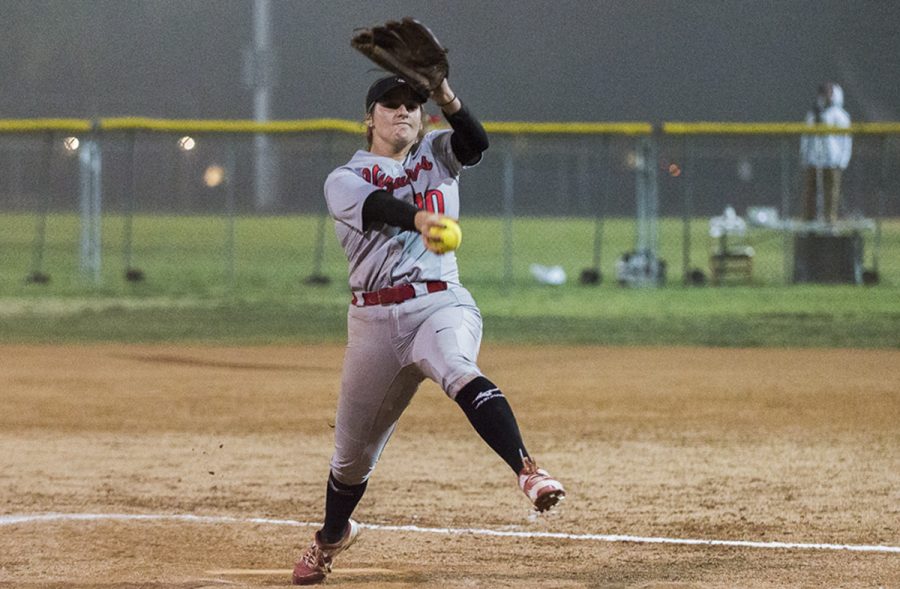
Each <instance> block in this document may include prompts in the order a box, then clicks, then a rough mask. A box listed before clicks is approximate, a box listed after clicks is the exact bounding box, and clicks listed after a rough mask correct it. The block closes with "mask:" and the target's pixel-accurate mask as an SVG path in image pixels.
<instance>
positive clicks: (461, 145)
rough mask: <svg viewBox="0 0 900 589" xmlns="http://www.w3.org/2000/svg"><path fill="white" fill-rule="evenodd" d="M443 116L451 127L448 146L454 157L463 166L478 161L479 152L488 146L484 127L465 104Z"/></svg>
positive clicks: (479, 157)
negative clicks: (451, 133) (451, 131)
mask: <svg viewBox="0 0 900 589" xmlns="http://www.w3.org/2000/svg"><path fill="white" fill-rule="evenodd" d="M445 118H446V119H447V122H448V123H450V127H452V128H453V135H451V136H450V146H451V147H452V148H453V154H454V155H455V156H456V159H458V160H459V161H460V162H461V163H462V164H463V165H465V166H471V165H472V164H476V163H478V160H479V159H481V154H482V153H483V152H484V151H485V150H486V149H487V148H488V136H487V132H486V131H485V130H484V127H482V126H481V123H480V122H478V119H476V118H475V117H474V116H473V115H472V113H471V112H469V109H468V108H466V105H465V104H464V105H462V108H461V109H459V110H458V111H456V112H455V113H453V114H452V115H445Z"/></svg>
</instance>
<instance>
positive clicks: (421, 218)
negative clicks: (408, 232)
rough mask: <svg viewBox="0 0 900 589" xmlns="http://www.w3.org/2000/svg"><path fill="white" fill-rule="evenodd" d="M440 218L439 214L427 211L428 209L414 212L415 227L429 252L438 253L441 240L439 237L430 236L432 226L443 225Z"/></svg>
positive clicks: (441, 226) (438, 226)
mask: <svg viewBox="0 0 900 589" xmlns="http://www.w3.org/2000/svg"><path fill="white" fill-rule="evenodd" d="M441 219H442V217H441V215H438V214H436V213H429V212H428V211H419V212H418V213H416V219H415V224H416V229H418V231H419V233H421V234H422V241H423V242H424V243H425V248H426V249H427V250H428V251H430V252H434V253H439V249H440V247H441V240H440V238H435V237H432V236H431V229H432V228H434V227H436V228H438V229H443V228H444V227H445V225H444V223H443V221H442V220H441Z"/></svg>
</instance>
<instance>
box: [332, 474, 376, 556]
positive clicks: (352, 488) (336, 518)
mask: <svg viewBox="0 0 900 589" xmlns="http://www.w3.org/2000/svg"><path fill="white" fill-rule="evenodd" d="M367 484H368V481H364V482H363V483H361V484H359V485H345V484H344V483H341V482H339V481H338V480H337V479H335V478H334V475H333V474H331V473H329V474H328V490H327V491H326V493H325V524H324V525H323V526H322V531H321V532H320V534H321V538H322V542H325V543H326V544H334V543H335V542H337V541H338V540H340V539H341V538H342V537H343V535H344V530H346V529H347V521H348V520H349V519H350V516H351V515H353V510H354V509H356V504H357V503H359V500H360V499H362V496H363V493H365V492H366V485H367Z"/></svg>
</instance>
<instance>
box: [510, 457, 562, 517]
mask: <svg viewBox="0 0 900 589" xmlns="http://www.w3.org/2000/svg"><path fill="white" fill-rule="evenodd" d="M522 463H523V464H524V466H523V467H522V470H520V471H519V488H520V489H522V492H524V493H525V496H526V497H528V499H530V500H531V502H532V503H533V504H534V509H535V510H536V511H541V512H543V511H547V510H548V509H550V508H551V507H553V506H554V505H556V504H557V503H559V502H560V501H562V500H563V498H565V496H566V490H565V489H563V486H562V483H560V482H559V481H558V480H556V479H554V478H553V477H551V476H550V474H549V473H547V471H546V470H544V469H543V468H538V466H537V463H536V462H535V461H534V460H532V459H531V457H530V456H525V457H523V458H522Z"/></svg>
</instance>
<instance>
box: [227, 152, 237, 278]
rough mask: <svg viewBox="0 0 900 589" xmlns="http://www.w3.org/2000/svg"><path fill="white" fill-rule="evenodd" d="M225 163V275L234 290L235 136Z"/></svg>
mask: <svg viewBox="0 0 900 589" xmlns="http://www.w3.org/2000/svg"><path fill="white" fill-rule="evenodd" d="M226 153H227V155H226V163H225V215H226V216H227V217H228V220H227V227H226V231H225V277H226V280H227V282H228V290H229V291H233V290H234V286H235V276H234V256H235V235H234V234H235V228H234V216H235V192H234V191H235V175H236V174H235V170H236V168H237V156H236V155H235V146H234V136H229V137H228V150H227V152H226Z"/></svg>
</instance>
